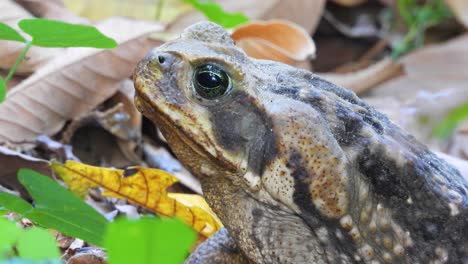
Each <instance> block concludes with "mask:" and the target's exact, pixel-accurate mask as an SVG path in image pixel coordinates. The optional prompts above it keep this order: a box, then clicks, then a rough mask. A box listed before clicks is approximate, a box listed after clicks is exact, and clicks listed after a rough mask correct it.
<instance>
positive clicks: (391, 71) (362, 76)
mask: <svg viewBox="0 0 468 264" xmlns="http://www.w3.org/2000/svg"><path fill="white" fill-rule="evenodd" d="M317 74H318V75H320V76H321V77H323V78H325V79H327V80H328V81H330V82H332V83H335V84H338V85H340V86H343V87H345V88H347V89H350V90H353V91H354V92H355V93H358V94H359V93H364V92H366V91H367V90H368V89H370V88H373V87H375V86H376V85H379V84H381V83H383V82H385V81H387V80H389V79H392V78H395V77H397V76H399V75H401V74H402V67H401V65H400V64H399V63H397V62H394V61H393V60H392V59H390V58H386V59H383V60H381V61H379V62H377V63H375V64H372V65H370V66H369V67H367V68H364V69H362V70H359V71H356V72H350V73H317Z"/></svg>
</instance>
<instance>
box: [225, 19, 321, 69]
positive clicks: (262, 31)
mask: <svg viewBox="0 0 468 264" xmlns="http://www.w3.org/2000/svg"><path fill="white" fill-rule="evenodd" d="M231 37H232V39H233V40H234V41H235V42H236V45H237V46H239V47H241V48H242V49H243V50H244V51H245V52H246V53H247V54H248V55H249V56H251V57H254V58H257V59H267V60H274V61H280V62H284V63H288V64H296V63H297V62H299V61H304V60H306V59H308V58H312V57H314V56H315V44H314V42H313V41H312V38H311V37H310V35H309V34H308V33H307V31H305V30H304V29H303V28H301V27H300V26H299V25H296V24H294V23H291V22H289V21H285V20H271V21H265V22H262V21H257V22H251V23H248V24H246V25H243V26H240V27H238V28H236V29H235V30H234V31H233V32H232V35H231Z"/></svg>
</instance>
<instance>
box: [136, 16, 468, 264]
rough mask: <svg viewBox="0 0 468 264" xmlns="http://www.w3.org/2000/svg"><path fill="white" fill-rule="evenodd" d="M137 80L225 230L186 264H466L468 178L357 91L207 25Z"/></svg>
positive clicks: (140, 102)
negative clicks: (261, 55) (268, 56)
mask: <svg viewBox="0 0 468 264" xmlns="http://www.w3.org/2000/svg"><path fill="white" fill-rule="evenodd" d="M133 80H134V84H135V88H136V98H135V104H136V106H137V108H138V109H139V110H140V111H141V112H142V113H143V114H144V115H145V116H146V117H148V118H149V119H151V120H152V121H153V122H154V123H155V124H156V125H157V127H158V128H159V129H160V130H161V132H162V133H163V135H164V137H165V138H166V140H167V142H168V144H169V145H170V147H171V149H172V150H173V151H174V153H175V154H176V155H177V157H178V158H179V159H180V161H181V162H182V163H183V164H184V165H185V166H186V167H187V168H189V169H190V171H191V172H192V173H193V174H194V175H196V176H197V177H199V179H200V181H201V184H202V188H203V192H204V195H205V197H206V200H207V202H208V203H209V205H210V206H211V208H212V209H213V211H214V212H215V213H216V214H217V215H218V216H219V218H220V219H221V220H222V222H223V224H224V225H225V229H222V230H220V231H218V232H217V233H216V234H215V235H213V236H212V237H211V238H209V239H208V240H207V241H206V242H204V243H203V244H202V245H200V246H199V247H198V248H197V249H196V250H195V251H194V252H193V254H192V255H191V257H190V258H189V259H188V260H187V263H468V253H467V251H468V226H467V219H468V194H467V192H468V184H467V182H466V181H465V180H464V179H463V177H462V176H461V175H460V173H459V172H458V171H457V170H456V169H454V168H453V167H452V166H450V165H449V164H447V163H446V162H445V161H443V160H441V159H440V158H438V157H437V156H435V155H434V154H433V153H432V152H431V151H430V150H429V149H428V148H427V147H426V146H424V145H422V144H421V143H419V142H418V141H416V140H415V139H414V138H413V137H412V136H411V135H409V134H408V133H406V132H404V131H403V130H402V129H401V128H399V127H398V126H397V125H395V124H394V123H392V122H391V121H390V120H389V119H388V118H387V117H386V116H385V115H383V114H381V113H379V112H378V111H376V110H375V109H374V108H373V107H371V106H370V105H368V104H367V103H365V102H364V101H363V100H361V99H360V98H358V97H357V96H356V95H355V94H354V93H353V92H351V91H349V90H347V89H344V88H341V87H339V86H337V85H334V84H333V83H330V82H328V81H326V80H324V79H322V78H320V77H318V76H317V75H315V74H313V73H311V72H308V71H304V70H300V69H297V68H294V67H291V66H288V65H284V64H281V63H278V62H272V61H267V60H257V59H253V58H250V57H248V56H247V55H246V54H245V53H244V52H243V51H242V50H241V49H239V48H238V47H236V46H235V43H234V42H233V40H232V39H231V38H230V35H229V33H228V32H227V31H225V30H224V29H223V28H222V27H220V26H218V25H216V24H213V23H210V22H200V23H197V24H195V25H192V26H190V27H189V28H187V29H186V30H185V31H184V32H183V33H182V35H181V37H180V38H178V39H176V40H173V41H170V42H167V43H165V44H164V45H161V46H160V47H158V48H156V49H154V50H152V51H151V52H150V53H149V54H148V55H147V56H146V57H145V58H144V59H143V60H142V61H141V62H140V63H139V64H138V66H137V68H136V70H135V73H134V77H133Z"/></svg>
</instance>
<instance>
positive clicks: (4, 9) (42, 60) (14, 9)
mask: <svg viewBox="0 0 468 264" xmlns="http://www.w3.org/2000/svg"><path fill="white" fill-rule="evenodd" d="M0 10H1V12H0V21H1V22H3V23H6V24H8V25H9V26H11V27H13V28H15V29H16V30H19V28H18V26H17V23H18V21H19V20H21V19H25V18H32V17H33V16H32V15H31V14H30V13H29V12H28V11H26V10H25V9H24V8H22V7H21V6H20V5H18V4H16V3H15V2H14V1H13V0H1V1H0ZM23 48H24V44H23V43H21V42H13V41H4V40H0V69H10V68H11V66H13V64H14V63H15V61H16V58H18V56H19V55H20V53H21V52H22V51H23ZM61 52H62V49H47V48H41V47H31V48H30V49H29V51H28V54H27V56H26V59H25V60H23V62H22V63H21V64H20V65H19V67H18V68H17V70H16V72H17V73H32V72H34V71H35V70H37V69H38V68H39V67H41V66H42V65H44V64H46V63H47V62H48V61H50V60H51V59H53V58H54V57H56V56H57V55H58V54H60V53H61Z"/></svg>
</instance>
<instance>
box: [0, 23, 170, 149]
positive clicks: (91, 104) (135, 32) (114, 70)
mask: <svg viewBox="0 0 468 264" xmlns="http://www.w3.org/2000/svg"><path fill="white" fill-rule="evenodd" d="M98 28H99V30H101V31H102V32H103V33H104V34H107V35H109V36H111V37H113V38H115V39H116V40H117V41H118V42H119V43H120V46H119V47H118V48H116V49H113V50H95V49H85V48H76V49H67V53H65V54H63V56H60V58H57V59H56V60H54V61H51V62H50V63H48V64H47V65H46V66H44V67H43V68H41V69H40V71H38V72H36V73H35V74H33V75H32V76H31V77H29V78H28V79H26V80H25V81H23V82H22V83H21V84H20V85H19V86H18V87H16V88H14V89H13V90H12V91H11V92H9V93H8V94H7V99H6V101H5V102H4V103H3V104H1V105H0V142H6V141H13V142H21V141H31V140H34V138H35V137H36V136H38V135H40V134H46V135H53V134H54V133H56V132H58V131H59V130H60V129H61V128H62V127H63V125H64V124H65V122H66V121H67V120H70V119H74V118H77V117H79V116H82V115H84V114H86V113H87V112H89V111H90V110H92V109H93V108H95V107H96V106H97V105H99V104H101V103H102V102H103V101H104V100H106V99H107V98H109V97H110V96H111V95H113V94H114V93H115V92H116V90H117V89H118V86H117V85H116V84H118V83H119V82H120V81H121V80H123V79H126V78H127V77H128V76H130V75H131V72H132V71H133V68H134V66H135V64H136V62H137V61H139V60H140V59H141V58H142V57H144V55H145V54H146V53H147V52H148V50H149V49H150V48H152V47H153V46H155V45H157V44H158V43H157V42H156V41H154V40H149V39H148V38H147V34H149V33H151V32H154V31H158V30H161V29H162V26H161V25H159V24H150V23H145V22H138V21H133V20H129V19H123V18H116V19H109V20H107V21H105V22H104V23H102V24H100V25H98ZM115 28H119V30H115Z"/></svg>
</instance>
